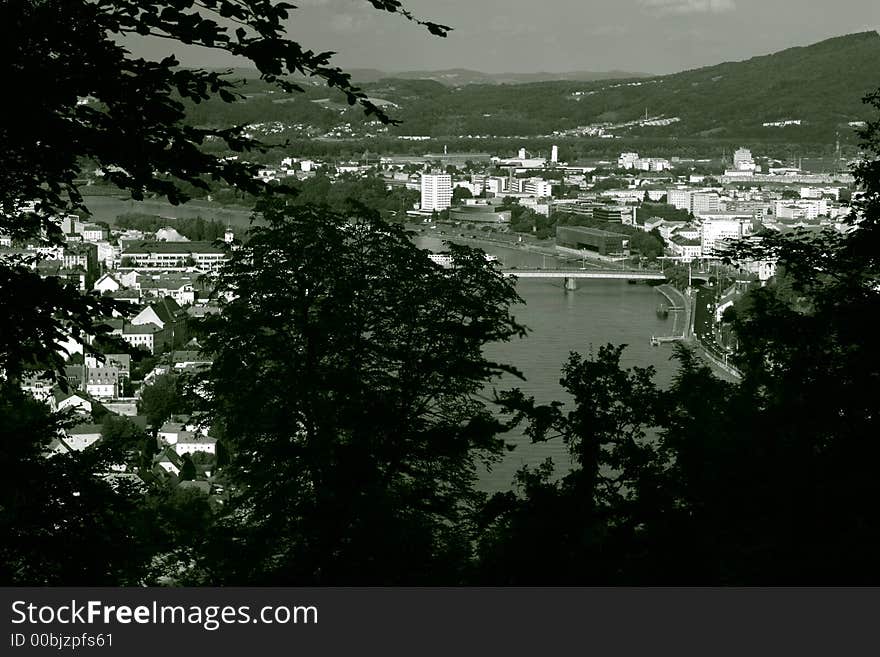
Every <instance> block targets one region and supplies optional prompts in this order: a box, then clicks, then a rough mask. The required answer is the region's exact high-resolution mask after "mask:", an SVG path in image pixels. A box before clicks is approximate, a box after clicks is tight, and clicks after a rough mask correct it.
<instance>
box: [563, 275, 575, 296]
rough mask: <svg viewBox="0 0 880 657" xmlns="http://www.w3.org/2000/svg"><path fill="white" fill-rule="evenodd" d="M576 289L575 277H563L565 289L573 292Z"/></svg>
mask: <svg viewBox="0 0 880 657" xmlns="http://www.w3.org/2000/svg"><path fill="white" fill-rule="evenodd" d="M576 289H578V284H577V279H576V278H575V277H574V276H568V277H566V279H565V291H566V292H574V291H575V290H576Z"/></svg>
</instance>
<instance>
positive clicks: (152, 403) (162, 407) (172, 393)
mask: <svg viewBox="0 0 880 657" xmlns="http://www.w3.org/2000/svg"><path fill="white" fill-rule="evenodd" d="M187 408H188V407H187V405H186V403H185V400H184V399H183V396H182V395H181V388H180V381H179V379H178V377H177V376H176V375H174V374H163V375H162V376H158V377H156V379H155V381H153V383H151V384H150V385H147V386H144V388H143V391H142V392H141V399H140V403H139V404H138V410H139V412H140V413H141V414H142V415H146V416H147V422H149V424H150V425H151V426H153V427H159V426H161V425H162V423H163V422H165V421H166V420H167V419H168V418H169V417H171V416H172V415H176V414H178V413H184V412H186V409H187Z"/></svg>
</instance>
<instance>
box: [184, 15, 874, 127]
mask: <svg viewBox="0 0 880 657" xmlns="http://www.w3.org/2000/svg"><path fill="white" fill-rule="evenodd" d="M878 71H880V34H878V33H877V32H863V33H859V34H851V35H847V36H842V37H836V38H833V39H828V40H825V41H822V42H819V43H816V44H813V45H810V46H805V47H797V48H789V49H787V50H783V51H780V52H777V53H773V54H770V55H764V56H760V57H753V58H751V59H748V60H745V61H740V62H725V63H722V64H717V65H715V66H708V67H704V68H699V69H694V70H690V71H683V72H680V73H675V74H671V75H663V76H654V77H644V78H634V77H628V78H627V77H622V78H617V79H614V80H589V81H579V80H548V81H539V82H529V81H523V80H525V79H526V78H527V76H528V75H530V74H527V75H526V76H525V77H523V76H520V78H519V81H518V82H517V83H516V84H513V83H500V82H498V81H492V82H491V83H483V82H480V81H479V80H480V79H481V78H480V77H479V76H481V75H483V74H477V73H475V72H473V71H468V70H464V69H462V70H451V71H446V72H433V73H431V76H432V79H426V78H424V77H420V76H421V75H422V73H423V72H422V73H420V72H412V73H409V74H395V76H394V77H390V78H389V77H384V78H383V77H379V76H381V75H382V72H380V71H370V70H368V69H360V70H359V71H358V70H355V71H353V74H354V75H353V77H354V79H355V80H358V81H359V84H360V85H361V86H362V87H363V88H364V90H365V91H367V93H368V94H369V95H370V96H371V98H374V99H376V100H378V101H379V102H380V103H381V104H383V106H384V107H386V109H387V111H388V112H389V113H390V114H391V115H392V116H394V117H395V118H397V119H400V120H402V122H403V123H402V125H400V126H396V127H392V128H390V131H389V132H390V134H392V135H394V134H397V135H428V136H436V137H455V136H468V135H480V136H484V137H485V136H496V137H504V136H537V135H553V134H554V133H555V134H557V135H558V134H560V133H563V134H568V135H576V134H580V132H583V131H580V132H579V131H578V130H577V129H578V128H579V127H583V126H598V125H602V127H603V129H604V130H605V131H606V132H607V133H610V134H613V135H615V136H621V137H627V138H630V137H632V138H658V139H669V138H713V139H722V140H724V139H739V138H748V139H753V140H770V141H785V142H793V143H794V142H824V143H827V142H828V141H833V139H834V137H835V133H837V132H840V135H841V139H842V140H843V141H844V142H846V141H847V140H852V128H851V126H850V125H849V124H850V123H851V122H854V121H859V120H862V119H864V117H865V108H864V105H863V103H862V102H861V99H862V97H863V96H864V95H865V94H866V93H867V92H869V91H872V90H874V89H876V88H877V87H878V86H880V74H878ZM358 73H360V74H361V75H362V76H363V78H362V79H361V78H358ZM534 75H538V76H540V75H543V74H534ZM584 75H588V74H584ZM621 75H623V74H621ZM406 76H411V77H406ZM501 77H503V76H498V78H499V79H500V78H501ZM510 77H517V76H513V75H511V76H510ZM452 81H455V84H453V83H452ZM303 87H304V88H305V93H304V94H294V95H292V96H290V97H284V95H283V94H280V93H274V94H271V92H270V91H268V90H267V88H265V86H264V85H262V83H260V81H259V80H248V81H247V82H246V84H245V86H244V88H243V92H244V93H245V94H247V95H248V98H247V99H246V100H245V101H244V102H242V103H236V104H235V105H237V107H235V108H234V109H233V108H228V107H227V108H224V107H221V106H220V105H219V104H216V103H214V104H208V105H206V106H203V107H201V108H197V109H194V116H193V119H194V120H195V121H197V122H199V123H219V122H223V121H226V122H228V121H229V119H232V118H234V122H236V123H253V122H258V121H279V122H283V123H287V124H299V125H310V126H314V128H315V130H314V131H312V133H311V134H320V133H322V131H324V130H327V129H329V128H331V127H332V126H335V125H345V124H349V125H351V126H357V125H359V124H362V123H363V122H364V117H363V113H362V112H361V111H360V110H359V109H358V108H349V107H348V106H347V105H346V104H345V103H344V99H343V98H342V97H341V96H340V95H338V94H336V93H335V92H333V91H328V90H327V89H326V88H324V87H320V86H315V85H313V84H310V83H309V82H306V83H305V84H303ZM269 94H271V95H269ZM646 113H647V115H648V117H649V118H650V119H654V120H653V121H650V122H645V121H644V117H645V115H646ZM784 122H789V123H788V124H787V125H764V124H774V123H777V124H780V123H784Z"/></svg>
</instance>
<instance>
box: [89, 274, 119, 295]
mask: <svg viewBox="0 0 880 657" xmlns="http://www.w3.org/2000/svg"><path fill="white" fill-rule="evenodd" d="M92 289H93V290H96V291H98V292H100V293H101V294H103V293H105V292H116V291H117V290H121V289H122V283H120V282H119V281H117V280H116V277H115V276H114V275H113V274H104V275H103V276H101V277H100V278H99V279H98V280H96V281H95V284H94V285H93V286H92Z"/></svg>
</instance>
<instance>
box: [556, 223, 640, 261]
mask: <svg viewBox="0 0 880 657" xmlns="http://www.w3.org/2000/svg"><path fill="white" fill-rule="evenodd" d="M556 248H557V249H558V250H560V251H562V252H563V253H570V254H573V255H583V254H584V252H592V253H597V254H599V255H603V256H609V255H624V256H628V255H629V236H627V235H622V234H620V233H612V232H610V231H607V230H599V229H598V228H587V227H586V226H557V227H556Z"/></svg>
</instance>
